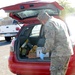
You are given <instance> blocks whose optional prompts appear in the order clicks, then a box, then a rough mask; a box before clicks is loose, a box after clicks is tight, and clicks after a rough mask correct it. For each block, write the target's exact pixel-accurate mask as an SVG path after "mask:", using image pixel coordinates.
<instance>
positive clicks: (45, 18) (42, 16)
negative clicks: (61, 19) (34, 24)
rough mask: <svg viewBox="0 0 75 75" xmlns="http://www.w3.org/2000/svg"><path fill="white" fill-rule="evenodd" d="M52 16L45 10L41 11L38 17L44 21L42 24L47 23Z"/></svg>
mask: <svg viewBox="0 0 75 75" xmlns="http://www.w3.org/2000/svg"><path fill="white" fill-rule="evenodd" d="M50 17H51V16H49V14H48V13H47V12H45V11H41V12H40V13H39V14H38V17H37V19H38V20H39V21H40V22H41V23H42V24H45V23H46V22H47V21H48V20H49V19H50Z"/></svg>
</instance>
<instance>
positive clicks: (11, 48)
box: [10, 38, 16, 52]
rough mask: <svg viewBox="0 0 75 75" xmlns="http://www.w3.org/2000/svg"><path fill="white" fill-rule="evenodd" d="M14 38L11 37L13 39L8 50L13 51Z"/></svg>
mask: <svg viewBox="0 0 75 75" xmlns="http://www.w3.org/2000/svg"><path fill="white" fill-rule="evenodd" d="M15 40H16V39H15V38H13V40H12V41H11V45H10V51H11V52H13V51H14V42H15Z"/></svg>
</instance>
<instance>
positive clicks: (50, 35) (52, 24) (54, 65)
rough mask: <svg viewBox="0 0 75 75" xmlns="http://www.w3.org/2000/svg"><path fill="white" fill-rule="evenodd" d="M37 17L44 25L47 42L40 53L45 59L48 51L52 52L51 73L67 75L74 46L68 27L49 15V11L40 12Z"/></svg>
mask: <svg viewBox="0 0 75 75" xmlns="http://www.w3.org/2000/svg"><path fill="white" fill-rule="evenodd" d="M37 19H38V20H39V21H40V22H41V23H42V24H43V25H44V33H45V38H46V40H45V44H44V47H43V50H42V53H40V58H41V59H42V60H44V56H45V54H46V53H47V52H51V62H50V63H51V65H50V71H51V74H50V75H65V74H66V70H67V67H68V63H69V60H70V57H71V55H73V48H72V44H71V41H70V37H69V34H68V30H67V27H66V25H65V23H64V22H63V21H61V20H60V19H56V18H54V17H53V16H49V14H48V13H47V12H44V11H42V12H41V13H39V15H38V17H37Z"/></svg>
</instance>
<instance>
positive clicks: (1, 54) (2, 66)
mask: <svg viewBox="0 0 75 75" xmlns="http://www.w3.org/2000/svg"><path fill="white" fill-rule="evenodd" d="M9 51H10V42H6V41H5V39H4V38H3V37H0V75H15V74H13V73H12V72H10V70H9V68H8V57H9Z"/></svg>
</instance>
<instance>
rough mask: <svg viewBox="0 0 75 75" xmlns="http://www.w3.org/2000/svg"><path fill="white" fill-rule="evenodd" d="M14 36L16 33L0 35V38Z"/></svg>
mask: <svg viewBox="0 0 75 75" xmlns="http://www.w3.org/2000/svg"><path fill="white" fill-rule="evenodd" d="M16 35H17V32H15V33H0V36H4V37H13V36H16Z"/></svg>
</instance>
